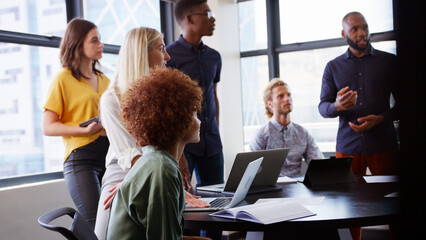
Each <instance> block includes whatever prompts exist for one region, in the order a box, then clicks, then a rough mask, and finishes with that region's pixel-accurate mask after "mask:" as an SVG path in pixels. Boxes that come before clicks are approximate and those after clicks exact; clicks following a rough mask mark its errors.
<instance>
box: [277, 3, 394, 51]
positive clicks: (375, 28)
mask: <svg viewBox="0 0 426 240" xmlns="http://www.w3.org/2000/svg"><path fill="white" fill-rule="evenodd" d="M279 4H280V6H279V9H280V26H281V43H282V44H288V43H296V42H307V41H315V40H324V39H330V38H340V37H341V35H340V33H341V30H342V18H343V16H344V15H345V14H346V13H349V12H352V11H358V12H360V13H362V14H363V15H364V17H365V18H366V20H367V22H368V25H369V29H370V32H371V33H374V32H386V31H392V30H393V16H392V0H375V1H371V0H358V1H357V2H356V4H353V2H352V1H349V0H321V1H312V0H299V1H293V0H280V2H279ZM294 23H297V24H294Z"/></svg>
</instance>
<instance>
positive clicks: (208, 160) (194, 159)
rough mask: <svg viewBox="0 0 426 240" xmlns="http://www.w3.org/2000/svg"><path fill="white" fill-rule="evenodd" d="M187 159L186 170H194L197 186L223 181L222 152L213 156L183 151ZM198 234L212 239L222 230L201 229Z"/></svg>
mask: <svg viewBox="0 0 426 240" xmlns="http://www.w3.org/2000/svg"><path fill="white" fill-rule="evenodd" d="M185 157H186V160H187V161H188V170H189V172H190V173H191V176H192V171H194V172H195V177H196V179H197V186H205V185H211V184H218V183H223V153H222V152H220V153H219V154H216V155H213V156H197V155H195V154H192V153H189V152H185ZM200 236H202V237H208V238H211V239H213V240H220V239H221V238H222V231H214V230H208V231H206V230H201V231H200Z"/></svg>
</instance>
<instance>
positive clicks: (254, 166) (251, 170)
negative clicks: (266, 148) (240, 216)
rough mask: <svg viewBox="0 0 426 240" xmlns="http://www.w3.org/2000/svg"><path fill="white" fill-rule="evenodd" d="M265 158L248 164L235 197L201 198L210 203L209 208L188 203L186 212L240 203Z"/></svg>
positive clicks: (221, 208) (220, 208) (217, 208)
mask: <svg viewBox="0 0 426 240" xmlns="http://www.w3.org/2000/svg"><path fill="white" fill-rule="evenodd" d="M262 161H263V158H259V159H257V160H255V161H252V162H250V163H249V164H248V166H247V168H246V170H245V171H244V175H243V177H242V178H241V181H240V183H239V184H238V188H237V190H236V191H235V194H234V196H233V197H216V198H200V199H201V200H203V201H205V202H207V203H209V204H210V207H208V208H196V207H190V206H189V205H186V207H185V211H186V212H193V211H218V210H223V209H227V208H232V207H234V206H235V205H237V204H238V203H240V202H241V201H242V200H243V199H244V198H245V197H246V195H247V192H248V191H249V189H250V186H251V184H252V182H253V180H254V178H255V177H256V173H257V172H258V171H259V168H260V165H261V164H262Z"/></svg>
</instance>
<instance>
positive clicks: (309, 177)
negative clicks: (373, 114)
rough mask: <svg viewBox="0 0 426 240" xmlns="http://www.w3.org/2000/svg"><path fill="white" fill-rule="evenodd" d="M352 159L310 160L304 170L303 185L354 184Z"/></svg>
mask: <svg viewBox="0 0 426 240" xmlns="http://www.w3.org/2000/svg"><path fill="white" fill-rule="evenodd" d="M352 160H353V158H352V157H346V158H336V157H331V158H329V159H317V160H312V161H311V162H310V163H309V165H308V169H307V170H306V174H305V178H304V180H303V183H304V184H305V185H306V186H318V185H326V184H337V183H351V182H355V181H356V179H355V176H354V174H353V173H352V170H351V165H352Z"/></svg>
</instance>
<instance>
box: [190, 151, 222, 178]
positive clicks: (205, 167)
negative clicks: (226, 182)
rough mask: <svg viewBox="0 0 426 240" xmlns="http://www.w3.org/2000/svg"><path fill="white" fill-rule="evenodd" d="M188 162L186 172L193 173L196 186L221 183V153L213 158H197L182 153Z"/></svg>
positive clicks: (193, 155)
mask: <svg viewBox="0 0 426 240" xmlns="http://www.w3.org/2000/svg"><path fill="white" fill-rule="evenodd" d="M184 153H185V157H186V160H187V161H188V170H189V173H190V174H191V176H192V172H193V171H194V173H195V178H196V179H197V186H205V185H211V184H218V183H223V153H222V152H220V153H218V154H216V155H213V156H197V155H195V154H192V153H189V152H186V151H185V152H184Z"/></svg>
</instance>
